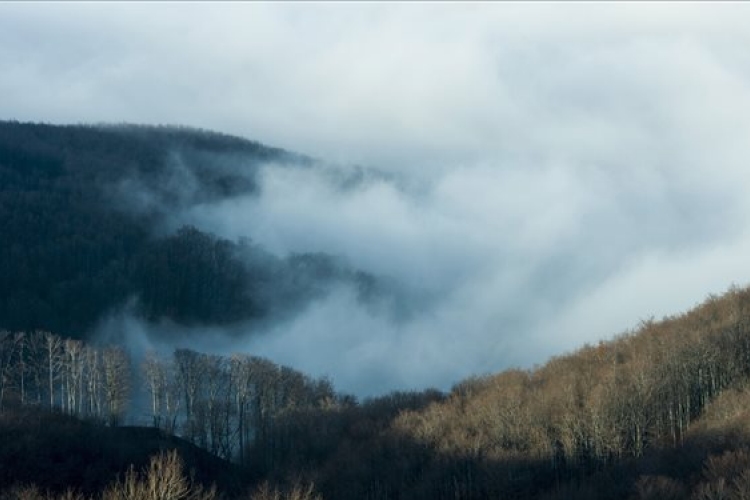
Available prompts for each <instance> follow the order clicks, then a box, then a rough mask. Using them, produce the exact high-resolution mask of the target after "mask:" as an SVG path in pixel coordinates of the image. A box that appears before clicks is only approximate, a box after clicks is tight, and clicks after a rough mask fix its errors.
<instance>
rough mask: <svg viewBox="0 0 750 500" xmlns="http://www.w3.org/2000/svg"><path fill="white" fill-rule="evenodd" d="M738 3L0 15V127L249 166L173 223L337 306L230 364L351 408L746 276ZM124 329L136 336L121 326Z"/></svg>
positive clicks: (481, 368) (63, 10) (525, 354)
mask: <svg viewBox="0 0 750 500" xmlns="http://www.w3.org/2000/svg"><path fill="white" fill-rule="evenodd" d="M747 26H750V3H722V4H716V3H697V2H691V3H684V4H680V3H676V2H674V3H673V2H665V3H646V2H621V3H588V2H583V3H578V4H563V3H540V2H531V3H476V4H467V3H436V4H423V3H410V4H390V3H383V4H379V3H361V4H346V5H343V4H339V3H326V4H307V3H304V4H302V3H289V4H283V5H278V4H270V3H269V4H263V3H208V2H207V3H184V4H182V3H171V2H170V3H145V2H144V3H137V2H134V3H114V4H113V3H85V2H83V3H36V2H34V3H28V4H26V3H20V2H18V3H2V4H0V118H2V119H17V120H21V121H43V122H52V123H81V122H85V123H91V122H134V123H147V124H180V125H189V126H195V127H201V128H206V129H213V130H217V131H220V132H225V133H231V134H236V135H240V136H243V137H247V138H250V139H254V140H258V141H261V142H264V143H267V144H270V145H274V146H280V147H284V148H286V149H289V150H293V151H297V152H301V153H305V154H308V155H312V156H315V157H317V158H320V159H322V160H325V161H329V162H332V163H335V164H337V165H341V166H343V168H346V166H347V165H352V164H358V165H362V166H366V167H371V168H375V169H379V170H382V171H384V172H387V173H389V174H391V177H388V178H385V179H394V180H393V181H391V180H384V179H374V180H372V181H370V182H367V183H365V184H363V185H361V186H359V187H358V188H357V189H354V190H350V191H345V192H342V191H340V190H337V189H336V188H335V187H334V186H332V185H331V184H330V182H329V181H328V180H326V179H327V177H325V176H320V175H318V174H316V173H314V172H310V171H305V170H297V169H291V170H289V169H286V170H280V169H278V168H274V166H272V165H269V166H268V167H266V168H265V169H264V171H263V178H262V182H263V189H262V194H261V195H260V197H258V198H241V199H235V200H231V201H229V202H226V203H222V204H216V205H211V206H200V207H195V208H194V209H193V210H190V211H187V212H186V213H183V214H177V217H178V218H180V220H184V221H186V222H190V223H194V224H196V225H199V226H200V227H201V228H204V229H206V230H210V231H212V232H214V233H216V234H220V235H222V236H227V237H232V238H235V237H241V236H251V237H252V238H253V240H254V241H256V242H257V243H259V244H261V245H262V246H264V247H265V248H267V249H269V251H272V252H274V253H276V254H279V255H285V254H286V253H289V252H293V251H324V252H327V253H331V254H334V255H340V256H342V257H344V258H345V259H347V261H348V262H350V263H351V264H352V265H354V266H356V267H358V268H361V269H364V270H367V271H370V272H373V273H379V274H381V275H385V276H389V277H392V278H394V279H397V280H399V281H400V282H401V283H403V284H405V285H408V286H409V287H411V288H412V289H415V290H421V291H423V292H425V294H426V295H429V296H430V297H432V298H433V299H434V300H433V301H432V302H431V304H432V305H431V306H430V307H425V308H424V309H423V310H421V311H420V312H419V314H417V315H416V316H415V317H413V318H411V319H410V320H409V321H406V322H394V321H392V319H389V318H388V317H387V315H382V314H377V313H376V312H373V311H371V310H367V309H366V308H363V307H361V306H360V305H359V304H358V303H357V301H356V300H355V299H354V297H353V296H352V293H351V291H349V290H347V289H346V288H342V289H340V290H337V291H336V292H335V293H333V294H332V295H331V296H329V297H328V298H327V299H325V300H323V301H320V302H318V303H316V304H314V305H313V306H311V307H310V308H309V309H308V310H307V311H305V312H304V313H303V314H301V315H300V316H299V317H297V318H296V319H294V320H293V321H291V322H288V323H284V324H281V325H279V326H278V327H277V328H275V329H273V331H271V332H267V333H266V334H265V335H261V336H254V337H252V338H251V339H250V340H248V341H247V342H246V343H244V344H243V346H242V348H244V349H248V350H252V351H253V352H255V353H260V354H264V355H268V356H270V357H272V358H273V359H274V360H276V361H279V362H283V363H289V364H292V365H294V366H296V367H297V368H300V369H302V370H305V371H308V372H310V373H312V374H314V375H321V374H328V375H330V376H331V377H332V378H333V379H334V382H335V383H336V385H337V386H338V387H340V388H342V389H345V390H351V391H355V392H357V393H359V394H376V393H379V392H383V391H385V390H390V389H396V388H419V387H425V386H430V385H434V386H438V387H440V388H447V387H449V386H450V384H451V383H453V382H456V381H457V380H459V379H460V378H461V377H464V376H467V375H469V374H471V373H484V372H489V371H495V370H500V369H503V368H506V367H510V366H523V367H530V366H533V364H534V363H541V362H543V361H544V360H545V359H547V357H548V356H550V355H553V354H560V353H564V352H569V351H571V350H572V349H574V348H576V347H578V346H581V345H582V344H583V343H584V342H596V341H597V340H599V339H606V338H611V337H612V336H613V335H615V334H617V333H620V332H623V331H625V330H627V329H629V328H632V327H635V326H636V325H637V324H638V322H639V321H640V320H641V319H646V318H649V317H651V316H656V317H657V318H660V317H661V316H663V315H666V314H673V313H678V312H681V311H684V310H686V309H687V308H689V307H692V306H693V305H695V304H697V303H699V302H701V301H702V300H703V299H705V298H706V296H707V295H708V294H709V293H721V292H723V291H725V290H726V289H727V288H728V287H729V286H730V285H731V284H732V283H737V284H739V285H745V284H747V283H748V281H750V280H749V279H748V277H750V257H749V256H750V219H749V217H748V216H749V215H750V196H748V195H749V194H750V167H748V165H747V162H748V159H750V51H748V50H747V48H748V47H750V30H748V29H747ZM143 328H148V327H147V326H143Z"/></svg>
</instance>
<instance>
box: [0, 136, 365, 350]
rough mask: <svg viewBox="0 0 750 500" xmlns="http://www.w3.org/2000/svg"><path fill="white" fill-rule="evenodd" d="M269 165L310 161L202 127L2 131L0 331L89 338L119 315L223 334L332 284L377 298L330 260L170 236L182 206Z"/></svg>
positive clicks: (250, 184) (187, 232) (245, 180)
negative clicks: (221, 328) (128, 311)
mask: <svg viewBox="0 0 750 500" xmlns="http://www.w3.org/2000/svg"><path fill="white" fill-rule="evenodd" d="M264 162H276V163H280V164H283V163H284V162H294V164H295V165H309V164H311V162H310V160H309V159H307V158H304V157H300V156H295V155H292V154H291V153H288V152H285V151H283V150H280V149H274V148H269V147H266V146H262V145H260V144H258V143H254V142H251V141H246V140H243V139H238V138H235V137H230V136H225V135H221V134H216V133H210V132H205V131H200V130H192V129H181V128H173V127H137V126H96V127H92V126H51V125H38V124H20V123H15V122H0V234H1V235H2V239H3V241H2V245H0V276H2V279H1V280H0V328H4V329H7V330H11V331H34V330H37V329H43V330H50V331H54V332H56V333H58V334H61V335H65V336H70V337H74V338H79V339H84V338H87V336H88V334H89V333H90V331H91V329H92V328H94V327H95V326H96V324H97V322H98V321H99V320H101V319H102V318H103V316H105V315H106V314H107V313H108V312H111V311H113V310H117V309H118V308H122V307H124V306H125V305H126V304H133V303H134V304H135V310H134V311H133V312H135V313H136V314H139V315H141V316H143V317H144V318H146V319H147V320H154V321H155V320H159V319H162V318H168V319H169V320H171V321H173V322H177V323H181V324H187V325H196V324H214V325H216V324H223V325H226V324H231V323H235V322H238V321H247V320H254V319H255V320H257V319H262V318H267V317H269V316H274V315H283V314H284V313H286V312H288V311H294V310H295V308H297V307H300V305H301V304H304V303H305V302H306V301H309V300H311V299H314V298H315V297H318V296H320V294H321V293H325V291H326V290H327V288H326V287H328V286H330V284H331V283H332V282H336V281H346V282H348V283H351V284H353V285H354V286H355V287H356V288H357V289H358V290H360V292H361V293H362V294H363V295H365V294H367V293H370V292H372V290H373V287H374V280H373V277H372V276H369V275H366V274H364V273H358V272H356V271H354V270H351V269H348V268H347V267H346V266H345V265H343V264H341V263H339V262H337V261H336V259H334V258H332V257H330V256H327V255H320V254H303V255H293V256H290V257H288V258H278V257H274V256H272V255H270V254H268V253H266V252H264V251H263V250H262V249H260V248H258V247H256V246H254V245H252V243H251V242H248V241H228V240H225V239H221V238H217V237H216V236H214V235H211V234H207V233H205V232H202V231H199V230H198V229H196V228H194V227H189V226H188V227H182V228H178V229H177V230H175V231H172V230H170V225H169V224H168V223H167V222H166V220H167V219H168V217H169V216H170V214H174V213H177V212H179V210H181V209H184V208H187V207H191V206H194V205H195V204H197V203H203V202H208V201H211V200H221V199H226V198H227V197H231V196H238V195H252V194H253V193H256V192H257V190H258V186H257V184H256V174H257V170H258V167H259V166H260V165H262V164H264ZM279 168H281V167H279Z"/></svg>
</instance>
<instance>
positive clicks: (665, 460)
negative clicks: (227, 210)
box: [0, 123, 750, 500]
mask: <svg viewBox="0 0 750 500" xmlns="http://www.w3.org/2000/svg"><path fill="white" fill-rule="evenodd" d="M227 155H228V156H231V157H232V158H233V159H236V158H241V159H242V161H241V162H240V164H242V165H244V166H245V168H246V169H247V171H246V172H242V173H239V174H238V173H237V172H235V171H234V170H231V169H228V168H226V165H225V164H224V163H223V162H224V161H225V159H226V158H227ZM292 156H293V155H291V153H287V152H284V151H281V150H277V149H272V148H266V147H264V146H261V145H259V144H256V143H252V142H248V141H244V140H240V139H235V138H232V137H226V136H222V135H218V134H213V133H209V132H203V131H195V130H182V129H174V128H144V127H132V126H101V127H84V126H71V127H57V126H47V125H30V124H19V123H2V124H0V234H2V235H3V239H4V241H3V243H2V244H0V266H2V269H1V270H0V276H1V277H2V278H1V279H0V498H24V499H36V498H58V497H59V498H63V497H65V498H79V497H81V498H83V497H85V498H103V499H107V500H109V499H114V498H117V499H124V498H144V499H145V498H192V499H196V500H197V499H203V498H206V499H210V498H216V497H220V496H223V497H226V498H253V499H257V500H266V499H272V498H273V499H280V498H289V499H297V500H302V499H312V498H319V499H328V500H333V499H355V498H357V499H372V500H380V499H383V500H386V499H389V500H390V499H424V500H428V499H430V500H432V499H457V498H460V499H495V498H497V499H540V500H541V499H549V500H552V499H570V498H576V499H603V498H611V499H623V500H626V499H628V500H629V499H633V500H645V499H652V498H659V499H661V500H666V499H670V498H674V499H678V498H679V499H682V498H692V499H696V500H698V499H700V500H710V499H711V500H712V499H716V500H718V499H745V498H750V289H749V288H742V287H737V286H733V287H731V288H730V289H729V290H728V291H727V292H726V293H725V294H723V295H721V296H709V297H708V298H707V299H706V300H705V301H704V302H703V303H702V304H700V305H698V306H697V307H695V308H694V309H692V310H690V311H688V312H684V313H680V314H676V315H674V316H671V317H667V318H663V319H661V320H655V319H654V320H649V321H642V322H641V323H640V324H638V325H637V326H636V327H634V328H633V329H632V331H628V332H625V333H621V334H619V335H617V336H615V337H613V339H612V340H609V341H603V342H601V343H599V344H596V345H585V346H582V347H580V348H579V349H578V350H576V351H574V352H571V353H566V354H561V355H559V356H557V357H554V358H552V359H550V360H549V361H547V362H546V363H544V364H543V365H540V366H537V367H534V368H532V369H515V370H507V371H504V372H501V373H496V374H490V375H481V376H476V377H473V378H469V379H466V380H463V381H461V382H459V383H457V384H456V385H455V386H454V387H453V388H452V389H450V390H449V391H445V392H443V391H438V390H434V389H428V390H424V391H411V392H394V393H391V394H388V395H384V396H381V397H376V398H367V399H363V400H359V399H358V398H356V397H354V396H352V395H348V394H342V393H340V392H338V391H337V390H336V389H335V387H334V386H333V383H332V382H331V381H330V380H328V379H325V378H313V377H310V376H307V375H305V374H303V373H300V372H299V371H297V370H295V369H293V368H290V367H287V366H281V365H278V364H276V363H274V362H272V361H270V360H268V359H265V358H262V357H258V356H254V355H252V353H242V352H238V353H235V354H232V355H228V356H220V355H214V354H206V353H203V352H200V351H198V350H192V349H185V348H180V349H176V350H174V351H173V352H171V353H168V354H165V353H160V352H156V351H153V352H152V351H149V352H147V353H145V354H144V355H142V356H141V355H137V356H136V355H133V354H132V353H131V352H130V351H129V350H128V348H127V347H126V346H124V345H122V344H118V343H117V342H116V341H117V339H110V340H111V343H106V344H105V343H102V342H100V341H97V339H95V338H90V336H89V334H90V332H91V331H92V328H93V327H94V325H96V323H97V321H99V320H100V319H101V317H102V316H103V315H104V314H106V313H107V311H109V310H111V309H112V308H116V307H119V306H121V305H122V304H125V303H128V302H129V301H130V302H132V301H133V300H134V299H133V297H137V300H136V301H135V305H134V306H133V307H135V308H136V309H137V311H138V313H139V314H141V315H142V316H143V317H144V318H150V319H153V320H157V319H164V318H167V319H169V320H170V321H173V322H175V323H177V324H189V325H201V324H213V323H217V322H219V323H226V324H232V323H236V322H238V321H250V322H252V321H261V320H263V319H264V318H268V317H269V316H273V315H275V314H282V312H280V311H283V309H284V307H287V306H286V305H284V304H294V303H295V302H296V303H299V302H304V301H306V300H309V297H312V296H315V294H317V293H321V292H320V289H319V286H320V283H321V281H322V282H323V283H325V282H326V280H349V281H351V282H352V283H355V284H356V285H357V286H359V287H360V289H361V290H362V291H363V294H365V293H371V292H372V289H373V288H376V286H377V277H373V276H369V275H366V274H364V273H361V272H359V271H357V270H356V269H351V268H349V267H347V266H346V265H343V264H341V263H339V262H338V261H337V260H336V259H335V258H334V257H332V256H328V255H322V254H305V255H295V256H291V257H289V258H285V259H284V258H278V257H274V256H272V255H270V254H267V253H265V252H263V251H262V250H260V249H257V248H254V247H253V245H252V242H232V241H228V240H222V239H221V238H218V237H216V236H214V235H211V234H207V233H204V232H201V231H199V230H198V229H196V228H194V227H176V228H170V227H169V226H168V224H167V222H165V221H167V219H166V218H165V214H168V213H169V211H170V209H171V208H173V207H176V206H179V204H181V203H188V202H193V201H194V200H193V199H194V198H195V197H206V196H209V197H210V196H222V193H225V192H227V190H237V189H240V190H246V191H247V192H252V190H253V189H254V186H253V168H254V165H257V164H258V162H261V161H269V160H272V159H275V160H278V161H280V162H283V159H284V158H288V157H292ZM175 157H179V158H180V162H183V163H185V162H187V163H190V162H192V163H191V165H192V166H191V167H190V168H189V169H188V170H186V171H189V172H190V173H189V175H188V174H184V175H186V176H188V177H189V179H190V182H188V181H186V179H185V178H181V179H180V180H179V183H178V184H179V185H181V186H184V185H186V183H187V184H189V183H191V182H192V183H198V184H200V185H201V186H204V187H205V188H201V189H196V190H184V191H182V192H176V191H175V190H174V189H166V188H165V189H164V190H163V191H159V190H158V189H156V187H155V186H168V185H169V182H170V179H169V176H172V175H175V174H174V170H173V169H172V170H170V171H169V172H167V171H166V170H164V169H163V168H162V165H163V164H164V162H165V161H169V158H172V159H173V160H174V158H175ZM165 158H166V160H165ZM295 158H296V160H298V161H303V162H309V161H311V160H309V159H306V158H302V157H295ZM233 161H234V160H233ZM235 163H236V162H235ZM173 182H174V181H173ZM133 183H139V185H140V186H146V187H148V189H141V192H144V193H147V195H148V197H147V199H144V200H141V201H142V203H141V204H140V205H139V206H140V207H145V209H140V210H137V209H133V208H132V207H123V204H125V203H126V200H125V199H124V198H121V197H120V195H121V191H120V190H122V189H129V188H132V186H133ZM248 254H250V255H252V256H253V258H252V259H250V260H249V261H248V259H247V255H248ZM269 282H279V283H281V285H282V286H279V287H277V288H276V289H275V290H276V291H274V292H273V296H269V295H268V294H267V293H263V292H262V290H263V289H264V288H263V286H262V285H263V284H264V283H269ZM279 304H281V305H279ZM594 313H595V312H592V314H594ZM611 333H612V334H613V335H614V334H615V333H616V332H611Z"/></svg>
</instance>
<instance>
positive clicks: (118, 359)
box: [102, 347, 131, 425]
mask: <svg viewBox="0 0 750 500" xmlns="http://www.w3.org/2000/svg"><path fill="white" fill-rule="evenodd" d="M102 366H103V368H104V380H103V382H104V394H105V406H106V410H107V418H108V420H109V423H110V425H117V424H119V423H120V421H121V419H122V417H123V416H124V415H125V412H126V411H127V403H128V398H129V396H130V377H131V374H130V360H129V358H128V355H127V353H126V352H125V350H124V349H123V348H121V347H108V348H106V349H104V350H103V351H102Z"/></svg>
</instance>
